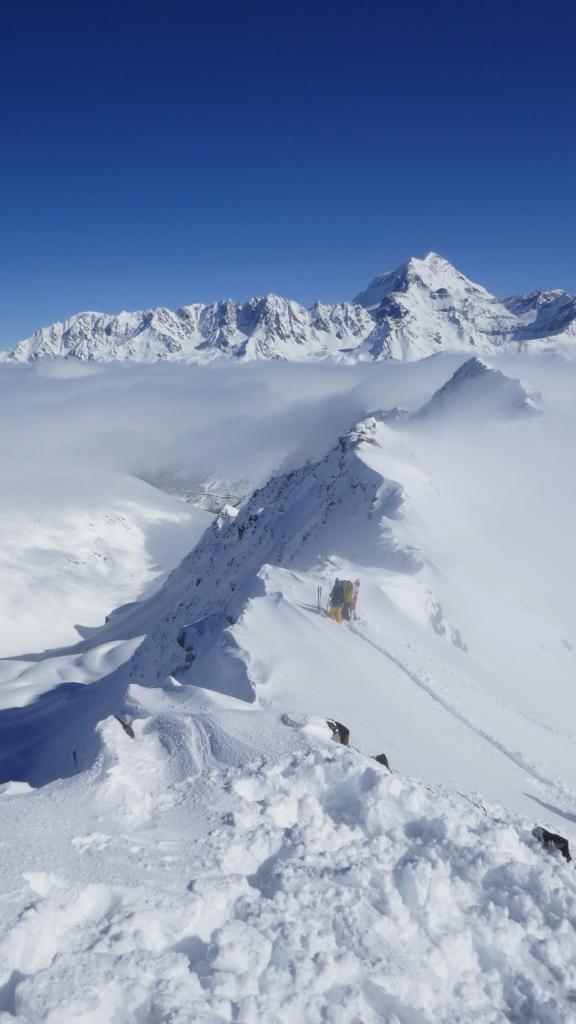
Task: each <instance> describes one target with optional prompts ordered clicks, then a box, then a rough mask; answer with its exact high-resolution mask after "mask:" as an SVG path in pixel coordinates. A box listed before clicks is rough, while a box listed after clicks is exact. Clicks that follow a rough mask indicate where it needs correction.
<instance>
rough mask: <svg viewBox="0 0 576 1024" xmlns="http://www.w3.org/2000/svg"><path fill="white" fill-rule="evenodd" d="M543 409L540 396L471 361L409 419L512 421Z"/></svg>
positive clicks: (461, 367) (485, 366) (520, 382)
mask: <svg viewBox="0 0 576 1024" xmlns="http://www.w3.org/2000/svg"><path fill="white" fill-rule="evenodd" d="M542 409H543V400H542V396H541V395H540V394H539V392H537V391H534V390H532V389H531V388H529V387H528V386H527V385H526V384H524V383H523V382H522V381H521V380H518V379H517V378H515V377H508V376H507V375H506V374H505V373H502V371H501V370H494V369H492V367H490V366H488V365H487V364H486V363H485V362H483V360H481V359H478V358H477V357H473V358H472V359H468V360H467V361H466V362H465V363H463V364H462V366H460V367H459V368H458V370H456V373H454V374H453V375H452V377H450V380H448V381H447V382H446V383H445V384H443V385H442V387H441V388H439V389H438V391H436V392H435V393H434V394H433V395H432V398H431V399H430V401H429V402H427V403H426V405H424V406H423V407H422V409H420V411H419V412H418V413H416V415H415V416H414V417H412V419H413V420H419V421H422V420H426V421H429V420H430V419H431V418H434V419H435V418H438V417H442V418H444V417H445V416H447V415H454V414H456V413H457V414H458V415H462V414H463V415H464V416H465V417H467V418H482V419H489V418H495V417H496V418H514V417H518V416H535V415H538V414H539V413H540V412H542Z"/></svg>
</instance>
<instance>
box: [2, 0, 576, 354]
mask: <svg viewBox="0 0 576 1024" xmlns="http://www.w3.org/2000/svg"><path fill="white" fill-rule="evenodd" d="M470 7H472V9H468V8H470ZM575 37H576V12H575V10H574V8H573V7H572V5H569V4H568V3H565V4H557V3H554V2H553V0H552V2H551V3H548V4H546V5H542V4H538V5H537V6H534V5H530V4H529V3H522V4H520V3H515V2H509V3H504V4H502V3H482V2H476V3H475V4H474V5H467V4H462V3H461V2H458V3H454V4H447V3H442V2H438V3H425V4H424V3H420V2H418V0H411V2H410V3H407V4H402V3H398V2H396V3H390V4H386V3H385V2H382V0H378V2H365V0H355V2H354V3H347V4H342V5H338V4H336V3H334V2H331V3H316V2H314V0H310V2H307V3H300V2H290V3H277V4H274V3H270V2H268V3H266V4H263V3H259V2H254V3H250V2H247V0H236V2H234V3H227V2H222V3H214V2H213V3H211V4H209V5H208V4H206V5H204V4H199V3H194V2H186V3H185V2H180V0H164V2H162V3H161V2H160V0H157V2H149V0H140V2H139V3H138V4H135V3H134V4H132V3H131V2H122V0H117V2H116V3H114V4H112V3H108V2H106V0H104V2H101V3H97V4H96V3H91V4H82V3H78V2H77V0H75V2H74V3H70V4H67V3H60V2H59V0H52V2H51V3H47V2H46V0H42V2H35V0H21V2H19V3H17V4H16V3H14V4H11V5H8V4H6V5H4V9H3V15H2V25H1V29H0V51H1V52H0V107H1V114H2V122H1V123H2V143H3V145H2V160H1V162H0V177H1V189H0V207H1V209H0V214H1V219H0V246H1V250H0V261H1V265H0V345H7V344H10V343H12V342H14V341H16V340H18V339H19V338H21V337H24V336H26V335H27V334H29V333H31V332H32V331H33V330H34V329H35V328H36V327H38V326H40V325H42V324H46V323H51V322H52V321H54V320H57V319H62V318H64V317H65V316H67V315H69V314H71V313H73V312H76V311H78V310H81V309H102V310H107V311H110V312H114V311H117V310H120V309H140V308H145V307H149V306H155V305H167V306H171V307H175V306H178V305H182V304H186V303H190V302H194V301H209V300H213V299H215V298H221V297H227V296H230V297H233V298H237V299H242V298H246V297H247V296H249V295H251V294H259V293H265V292H269V291H274V292H278V293H280V294H283V295H287V296H289V297H293V298H296V299H299V300H300V301H302V302H304V303H310V302H312V301H313V300H314V299H315V298H320V299H323V300H325V301H334V300H339V299H342V298H347V297H350V296H352V295H353V294H354V293H355V292H356V291H357V290H359V289H360V287H362V286H363V285H365V284H366V283H367V282H368V281H369V280H370V279H371V278H372V277H373V276H374V275H375V274H376V273H379V272H382V271H384V270H387V269H389V268H390V267H392V266H395V265H396V264H398V263H400V262H402V261H403V260H404V259H406V258H407V257H408V256H410V255H420V254H422V253H423V252H425V251H426V250H428V249H434V250H436V251H438V252H441V253H442V254H443V255H445V256H447V257H448V258H449V259H451V260H452V261H453V262H454V263H455V264H456V265H457V266H458V267H459V268H460V269H461V270H463V271H464V272H465V273H466V274H468V275H469V276H470V277H472V278H474V279H476V280H479V281H480V282H481V283H483V284H485V285H486V286H487V287H488V288H490V289H491V290H493V291H495V292H497V293H500V294H508V293H511V292H514V291H527V290H530V289H532V288H537V287H543V288H552V287H563V288H566V289H567V290H569V291H570V290H571V291H576V258H575V256H576V230H575V229H576V199H575V194H576V61H575V59H574V45H575Z"/></svg>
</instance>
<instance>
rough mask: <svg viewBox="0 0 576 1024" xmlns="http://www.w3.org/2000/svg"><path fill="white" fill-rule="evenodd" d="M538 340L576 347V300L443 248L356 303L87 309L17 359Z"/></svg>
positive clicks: (409, 348) (416, 352)
mask: <svg viewBox="0 0 576 1024" xmlns="http://www.w3.org/2000/svg"><path fill="white" fill-rule="evenodd" d="M531 343H532V344H533V345H534V347H536V348H537V349H538V350H541V349H544V350H552V351H556V350H560V351H564V352H572V351H573V349H574V346H575V344H576V299H575V298H574V297H573V296H570V295H567V294H566V293H565V292H561V291H555V292H535V293H532V294H530V295H521V296H512V297H510V298H507V299H502V300H499V299H496V298H494V296H493V295H490V293H489V292H487V291H486V289H485V288H482V287H480V286H479V285H477V284H474V283H473V282H471V281H469V280H468V278H466V277H464V275H463V274H461V273H460V272H459V271H457V270H456V269H455V268H454V267H453V266H452V265H451V264H450V263H449V262H448V261H447V260H445V259H443V258H442V257H441V256H438V255H437V254H436V253H428V254H427V255H426V256H425V257H423V258H422V259H410V260H408V262H407V263H405V264H403V265H402V266H400V267H397V268H396V270H393V271H391V272H389V273H386V274H380V275H379V276H378V277H376V278H375V279H374V281H372V283H371V284H370V285H369V286H368V287H367V288H366V289H364V290H363V291H361V292H360V293H359V294H358V295H357V296H356V298H355V299H354V301H353V302H340V303H337V304H335V305H325V304H322V303H320V302H316V303H315V304H314V305H313V306H311V307H310V309H305V308H304V307H303V306H301V305H300V304H299V303H297V302H294V301H291V300H288V299H284V298H281V297H280V296H277V295H267V296H264V297H260V296H258V297H255V298H252V299H249V300H248V301H247V302H243V303H236V302H233V301H232V300H226V301H222V302H216V303H212V304H210V305H202V304H200V303H196V304H195V305H191V306H184V307H182V308H181V309H177V310H176V311H172V310H169V309H164V308H159V309H152V310H145V311H143V312H137V313H119V314H117V315H116V316H113V315H110V314H106V313H93V312H85V313H78V314H76V315H75V316H72V317H70V318H69V319H68V320H65V321H64V322H63V323H56V324H52V325H51V326H49V327H43V328H41V329H40V330H38V331H36V333H35V334H33V335H32V337H30V338H27V339H26V340H24V341H21V342H19V343H18V344H17V345H16V346H14V348H13V349H12V350H11V352H10V353H9V356H8V358H9V360H11V361H15V362H30V361H32V362H33V361H35V360H37V359H40V358H51V359H54V358H65V359H80V360H89V361H93V360H96V361H106V360H120V361H126V360H134V361H136V362H155V361H157V360H168V361H173V360H177V361H180V360H187V361H196V362H207V361H208V362H210V361H212V360H214V359H216V358H219V357H222V356H228V357H233V358H235V359H242V360H247V359H248V360H251V359H273V360H278V359H282V360H288V361H296V362H299V361H309V360H314V359H319V358H322V359H326V358H333V359H337V360H343V361H346V362H348V361H356V360H359V361H366V360H369V361H372V360H379V359H389V358H392V359H400V360H414V359H421V358H423V357H425V356H430V355H434V354H435V353H437V352H442V351H448V352H468V353H475V352H483V353H488V354H490V353H495V352H498V351H499V350H501V349H502V348H506V347H510V346H512V347H515V348H516V347H524V346H526V345H528V346H530V344H531Z"/></svg>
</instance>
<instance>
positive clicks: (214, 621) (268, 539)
mask: <svg viewBox="0 0 576 1024" xmlns="http://www.w3.org/2000/svg"><path fill="white" fill-rule="evenodd" d="M389 434H390V430H389V428H388V427H387V426H386V425H385V424H383V423H377V422H376V420H375V419H374V418H369V419H367V420H365V421H363V422H362V423H360V424H359V425H357V426H356V427H355V429H354V430H352V431H350V432H349V433H348V434H346V435H344V436H343V437H341V438H340V439H339V441H338V443H337V444H336V445H335V446H334V448H332V449H331V451H330V452H329V453H328V454H327V455H326V457H325V458H324V459H322V460H321V461H320V462H318V463H315V464H314V465H306V466H303V467H301V468H299V469H295V470H293V471H290V472H288V473H284V474H282V475H281V476H276V477H273V478H272V479H271V480H269V482H268V483H267V484H266V485H265V486H264V487H262V488H260V489H259V490H257V491H255V493H254V494H253V495H252V497H251V498H250V499H249V501H248V502H247V503H246V504H245V505H244V506H243V507H242V508H241V509H240V511H239V513H238V515H236V516H234V517H230V516H227V515H221V516H220V517H219V518H218V519H217V520H215V522H214V523H213V524H212V526H211V527H210V528H209V529H208V530H207V531H206V533H205V534H204V536H203V537H202V539H201V540H200V542H199V543H198V544H197V546H196V547H195V548H194V549H193V550H192V551H191V553H190V554H189V555H188V556H187V557H186V558H185V559H184V560H183V561H182V563H181V564H180V566H179V567H178V568H177V569H175V570H174V572H173V573H172V575H171V576H170V578H169V579H168V581H167V583H166V584H165V587H164V589H163V591H162V592H161V597H160V600H161V602H162V606H163V607H168V608H169V612H168V614H165V615H164V616H163V617H162V619H161V620H160V621H159V623H158V625H157V626H156V627H155V628H154V629H152V631H151V632H150V633H149V634H148V636H147V637H146V639H145V640H144V642H143V644H142V645H141V647H140V648H139V650H138V651H137V652H136V654H135V656H134V659H133V664H132V678H134V679H146V680H148V681H150V682H153V681H155V680H156V679H162V678H164V677H165V676H167V675H169V674H175V673H177V672H178V671H179V670H185V669H186V668H187V667H188V666H187V665H186V662H185V650H186V649H188V650H190V649H191V648H192V647H193V649H194V651H195V656H197V655H198V652H199V651H203V650H205V649H206V647H210V646H211V645H212V644H213V643H214V642H215V641H216V639H217V638H219V637H220V635H221V633H222V631H223V630H227V628H228V626H230V625H232V624H233V623H235V622H236V621H237V620H238V618H239V616H240V615H241V614H242V612H243V609H244V607H245V605H246V602H247V601H248V600H249V599H250V598H251V597H253V596H256V595H257V594H261V593H262V592H263V589H264V586H265V584H264V582H263V578H262V576H261V575H259V573H260V570H261V569H262V567H263V566H265V565H273V566H285V567H290V568H293V569H295V570H298V569H301V570H307V569H312V568H318V567H319V566H322V565H329V563H330V559H331V558H332V556H333V555H337V557H338V558H340V559H345V560H349V561H350V562H353V563H354V564H355V565H359V566H362V565H366V566H379V567H381V568H384V569H386V570H391V571H393V572H402V573H407V574H413V573H416V572H418V570H419V569H420V568H421V567H422V564H423V555H422V553H421V551H420V550H419V549H418V546H417V545H414V544H412V543H411V542H410V539H409V538H406V537H405V536H404V535H403V533H404V531H403V525H404V516H405V511H406V503H407V501H408V500H409V499H408V496H407V492H406V489H405V487H404V485H403V484H401V483H400V482H398V481H396V480H394V479H392V478H388V477H386V476H384V475H383V473H382V471H381V469H380V468H379V466H378V461H377V460H376V461H375V460H374V459H373V458H372V455H373V453H374V452H375V451H376V450H377V449H378V447H379V444H380V441H381V440H383V439H385V438H386V437H387V436H389ZM412 477H413V479H412V485H413V486H414V487H415V488H416V489H418V488H421V489H425V490H426V491H428V490H429V489H431V488H430V485H429V483H428V481H427V479H426V478H425V477H424V475H423V474H421V473H420V472H419V471H418V470H416V469H414V470H413V474H412ZM191 624H192V625H191ZM184 628H186V630H187V637H185V638H184V637H182V636H180V643H178V637H179V635H180V634H181V631H182V630H183V629H184ZM248 689H249V688H247V689H246V690H245V692H244V694H243V695H244V696H245V697H247V696H248ZM235 692H236V693H237V690H236V691H235Z"/></svg>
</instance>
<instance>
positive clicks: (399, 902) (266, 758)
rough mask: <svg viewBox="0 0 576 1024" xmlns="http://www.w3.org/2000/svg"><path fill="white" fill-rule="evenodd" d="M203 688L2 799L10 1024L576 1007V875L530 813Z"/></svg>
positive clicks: (319, 726)
mask: <svg viewBox="0 0 576 1024" xmlns="http://www.w3.org/2000/svg"><path fill="white" fill-rule="evenodd" d="M188 689H189V688H186V687H185V688H181V689H180V690H178V688H173V689H172V690H170V689H166V690H164V691H150V690H149V691H144V692H142V691H141V690H139V689H138V688H134V689H133V691H132V710H133V712H135V713H136V714H137V716H138V717H137V718H136V720H135V733H136V735H135V738H134V739H131V738H130V737H129V736H127V735H126V733H125V732H124V731H123V730H122V729H121V728H120V726H119V725H118V723H117V722H115V721H114V720H112V719H110V720H108V721H106V722H105V723H104V724H103V726H102V735H103V738H104V742H105V746H104V749H103V754H102V757H101V758H100V759H99V760H98V762H97V763H96V764H95V765H94V767H93V768H92V769H91V770H90V771H88V772H86V773H84V774H82V775H79V776H78V777H77V778H76V779H72V780H67V781H66V782H59V783H55V784H53V785H52V786H50V787H49V788H48V789H46V790H39V791H37V792H26V791H24V790H20V791H18V790H17V789H16V788H14V789H13V790H10V789H7V790H6V791H5V792H4V793H0V807H1V811H2V817H3V827H4V830H3V834H4V835H6V834H10V835H11V836H12V837H14V839H13V843H12V848H11V851H10V855H9V857H8V858H7V859H5V860H4V867H3V882H4V884H5V885H6V887H7V890H8V891H9V893H10V902H9V910H8V912H7V913H6V914H5V917H4V921H3V923H4V932H3V936H2V938H1V939H0V1018H1V1019H2V1020H3V1021H4V1020H5V1021H6V1024H8V1022H12V1021H14V1022H18V1024H39V1022H40V1021H42V1024H72V1022H73V1021H74V1022H76V1021H80V1020H81V1021H82V1022H83V1024H105V1022H110V1024H112V1022H113V1021H126V1022H128V1021H139V1022H142V1024H152V1022H155V1024H190V1022H192V1021H198V1022H200V1021H202V1022H206V1024H208V1022H210V1024H228V1022H229V1021H232V1020H238V1021H246V1022H254V1024H260V1022H262V1021H266V1022H270V1024H320V1022H322V1021H333V1022H341V1024H348V1022H350V1021H361V1022H362V1024H384V1022H387V1024H391V1022H396V1021H406V1022H408V1021H410V1022H416V1021H417V1022H418V1024H437V1022H439V1021H451V1022H453V1024H470V1022H471V1021H474V1022H476V1024H499V1022H500V1021H511V1022H512V1021H514V1022H518V1024H520V1022H527V1021H534V1022H538V1024H544V1022H546V1024H567V1022H569V1021H571V1020H572V1019H573V991H574V986H575V984H576V978H575V973H574V972H575V968H574V964H575V963H576V939H575V925H576V882H575V877H574V871H573V869H572V868H571V866H570V865H567V864H566V863H565V862H564V861H563V860H562V859H561V857H560V855H559V854H556V855H554V854H550V853H547V852H545V851H544V849H543V847H542V846H541V845H540V844H539V843H538V842H537V841H536V840H535V839H534V837H533V836H532V834H531V829H530V827H529V824H528V823H527V822H525V821H523V820H522V819H519V818H515V817H510V816H506V817H503V816H502V815H501V814H500V815H499V814H498V812H497V811H495V810H493V809H492V808H490V807H484V806H482V805H481V804H480V803H478V802H476V801H471V800H469V799H466V798H465V797H463V796H460V795H458V794H455V793H453V792H447V791H445V790H442V789H441V788H438V787H433V788H428V787H426V786H424V785H422V784H421V783H419V782H417V781H414V780H411V779H408V778H406V777H404V776H402V775H399V774H397V773H391V772H389V771H387V770H386V769H385V768H382V767H381V766H380V765H378V764H376V763H375V762H374V761H371V760H370V759H368V758H367V757H365V756H363V755H362V754H359V753H357V752H356V751H354V750H346V749H345V748H342V747H339V746H338V745H337V744H335V743H334V742H332V741H331V739H330V735H331V734H330V732H329V730H328V728H327V726H326V724H325V723H323V722H321V721H320V720H315V719H310V718H303V719H300V720H298V721H296V720H292V719H290V718H289V717H287V716H284V718H280V717H279V716H278V715H277V714H274V713H273V712H262V711H249V710H241V709H240V708H239V707H238V706H233V705H230V706H226V705H225V704H222V703H220V705H219V706H218V705H215V704H212V705H210V704H208V705H207V706H206V707H205V708H204V709H202V708H201V702H200V703H199V695H198V694H197V693H196V694H194V691H191V692H190V693H188V692H187V691H188ZM140 700H141V701H142V703H139V702H140ZM87 797H89V800H87ZM39 824H42V825H43V826H44V827H46V828H47V829H48V830H49V831H50V836H51V838H50V849H51V859H50V864H47V863H46V862H45V861H44V860H43V857H42V855H41V850H42V847H43V842H44V840H43V838H42V832H41V831H39V828H38V826H39ZM2 1010H3V1011H4V1013H2Z"/></svg>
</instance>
